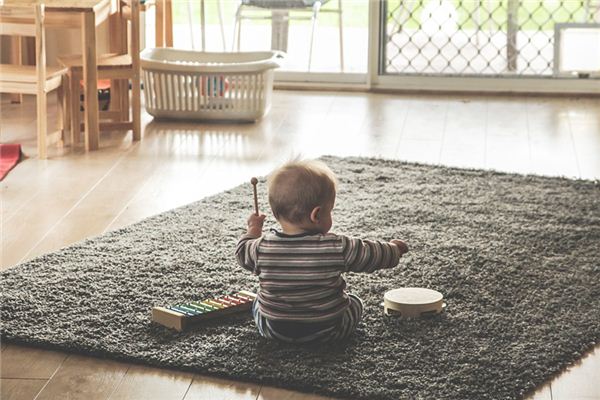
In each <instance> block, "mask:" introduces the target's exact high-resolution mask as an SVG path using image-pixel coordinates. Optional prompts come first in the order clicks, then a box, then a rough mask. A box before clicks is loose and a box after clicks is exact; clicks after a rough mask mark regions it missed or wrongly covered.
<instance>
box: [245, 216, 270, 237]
mask: <svg viewBox="0 0 600 400" xmlns="http://www.w3.org/2000/svg"><path fill="white" fill-rule="evenodd" d="M266 217H267V216H266V215H265V214H260V215H256V214H254V213H252V214H250V216H249V217H248V234H250V235H252V236H255V237H259V236H260V235H262V228H263V223H264V222H265V218H266Z"/></svg>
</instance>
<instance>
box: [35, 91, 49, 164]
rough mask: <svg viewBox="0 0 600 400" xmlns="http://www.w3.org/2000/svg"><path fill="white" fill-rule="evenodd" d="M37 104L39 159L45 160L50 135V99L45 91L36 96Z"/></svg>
mask: <svg viewBox="0 0 600 400" xmlns="http://www.w3.org/2000/svg"><path fill="white" fill-rule="evenodd" d="M36 102H37V110H36V111H37V137H38V140H37V142H38V157H39V158H40V159H45V158H47V156H48V155H47V153H46V147H47V146H46V137H47V135H48V122H47V121H46V110H47V106H48V98H47V94H46V92H45V91H43V90H40V91H38V93H37V96H36Z"/></svg>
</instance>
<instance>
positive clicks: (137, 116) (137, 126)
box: [131, 73, 142, 141]
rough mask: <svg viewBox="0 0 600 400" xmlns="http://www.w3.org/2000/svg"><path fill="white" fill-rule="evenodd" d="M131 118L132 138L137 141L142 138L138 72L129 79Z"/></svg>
mask: <svg viewBox="0 0 600 400" xmlns="http://www.w3.org/2000/svg"><path fill="white" fill-rule="evenodd" d="M131 85H132V89H131V119H132V121H133V140H134V141H137V140H140V139H141V138H142V126H141V125H142V121H141V107H142V106H141V97H140V96H141V90H140V74H139V73H136V74H135V75H134V77H133V79H132V80H131Z"/></svg>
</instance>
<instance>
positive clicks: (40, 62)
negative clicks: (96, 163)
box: [0, 2, 67, 159]
mask: <svg viewBox="0 0 600 400" xmlns="http://www.w3.org/2000/svg"><path fill="white" fill-rule="evenodd" d="M32 14H33V16H34V17H33V18H32ZM44 17H45V15H44V5H43V4H38V5H35V6H25V5H24V6H23V7H13V6H11V7H10V8H9V7H8V6H4V7H3V6H2V3H1V2H0V35H10V36H18V37H21V36H24V37H34V38H35V66H33V65H16V64H0V93H19V94H33V95H36V101H37V107H36V110H37V111H36V114H37V147H38V157H39V158H41V159H45V158H46V157H47V146H48V145H49V144H55V143H59V144H61V145H62V144H63V143H64V123H65V121H66V117H65V112H66V107H65V106H64V104H63V103H64V90H63V83H64V79H63V78H64V77H65V75H66V73H67V69H66V68H61V67H48V66H47V65H46V37H45V36H46V35H45V29H44ZM54 90H56V91H57V94H58V104H59V108H60V112H59V125H60V129H59V130H57V131H55V132H52V133H49V132H48V122H47V105H48V93H50V92H52V91H54Z"/></svg>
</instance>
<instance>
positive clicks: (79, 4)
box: [0, 0, 112, 150]
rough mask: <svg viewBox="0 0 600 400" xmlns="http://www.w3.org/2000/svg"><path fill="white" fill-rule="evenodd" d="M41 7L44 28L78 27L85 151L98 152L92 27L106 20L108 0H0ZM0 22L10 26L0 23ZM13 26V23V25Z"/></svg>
mask: <svg viewBox="0 0 600 400" xmlns="http://www.w3.org/2000/svg"><path fill="white" fill-rule="evenodd" d="M40 3H41V4H44V5H45V11H46V18H45V21H44V26H46V27H55V28H56V27H58V28H81V54H82V55H83V80H84V95H85V103H84V107H85V116H84V121H85V130H86V135H85V137H86V138H89V140H86V143H85V147H86V150H96V149H98V137H99V120H98V70H97V55H96V26H98V25H99V24H100V23H102V22H103V21H104V20H106V19H107V18H108V16H109V15H110V11H111V5H112V2H111V0H2V1H0V6H1V7H3V8H23V7H31V8H32V9H33V6H34V5H36V4H40ZM2 23H10V21H8V22H2ZM15 23H16V22H15Z"/></svg>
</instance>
